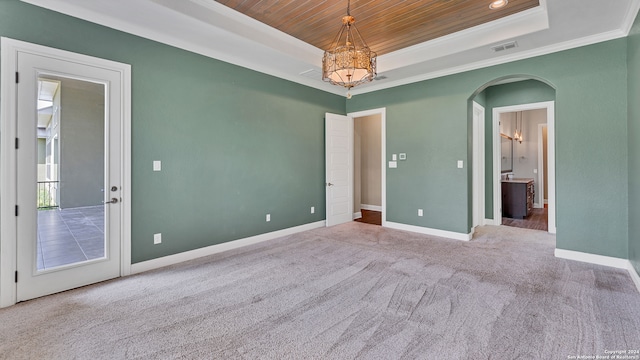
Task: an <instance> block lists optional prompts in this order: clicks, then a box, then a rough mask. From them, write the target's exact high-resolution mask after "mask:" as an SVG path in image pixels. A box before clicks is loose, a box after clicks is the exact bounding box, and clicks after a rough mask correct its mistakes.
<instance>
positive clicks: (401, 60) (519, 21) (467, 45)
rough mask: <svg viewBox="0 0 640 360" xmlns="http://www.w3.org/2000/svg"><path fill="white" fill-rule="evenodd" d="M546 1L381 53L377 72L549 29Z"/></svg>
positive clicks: (541, 0)
mask: <svg viewBox="0 0 640 360" xmlns="http://www.w3.org/2000/svg"><path fill="white" fill-rule="evenodd" d="M545 5H546V1H545V0H540V6H538V7H536V8H533V9H529V10H525V11H522V12H519V13H516V14H513V15H509V16H506V17H504V18H502V19H500V20H496V21H492V22H489V23H486V24H482V25H478V26H474V27H472V28H469V29H465V30H462V31H458V32H456V33H453V34H449V35H445V36H442V37H439V38H437V39H433V40H430V41H426V42H423V43H421V44H417V45H414V46H410V47H407V48H404V49H400V50H397V51H394V52H392V53H389V54H385V55H381V56H379V57H378V65H379V66H378V69H379V72H380V73H383V72H385V71H390V70H394V69H398V68H401V67H405V66H411V65H414V64H417V63H420V62H424V61H427V60H431V59H437V58H440V57H443V56H447V55H452V54H456V53H460V52H463V51H465V50H469V49H473V48H477V47H481V46H486V45H489V44H496V43H500V42H504V41H506V40H508V39H512V38H515V37H518V36H522V35H526V34H531V33H533V32H536V31H540V30H545V29H548V28H549V16H548V14H547V8H546V6H545Z"/></svg>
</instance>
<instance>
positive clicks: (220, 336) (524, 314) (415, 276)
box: [0, 223, 640, 359]
mask: <svg viewBox="0 0 640 360" xmlns="http://www.w3.org/2000/svg"><path fill="white" fill-rule="evenodd" d="M602 241H606V239H603V240H602ZM554 245H555V239H554V237H553V236H551V235H548V234H546V233H544V232H539V231H534V230H525V229H516V228H509V227H484V228H482V229H480V231H479V232H478V233H477V234H476V236H475V237H474V239H473V240H472V241H470V242H461V241H455V240H447V239H442V238H436V237H430V236H425V235H419V234H414V233H408V232H402V231H397V230H390V229H383V228H381V227H378V226H373V225H367V224H360V223H349V224H345V225H340V226H336V227H333V228H329V229H326V228H323V229H316V230H313V231H309V232H305V233H302V234H297V235H293V236H289V237H285V238H281V239H277V240H273V241H269V242H266V243H262V244H258V245H254V246H251V247H246V248H243V249H236V250H234V251H231V252H227V253H223V254H218V255H214V256H210V257H207V258H203V259H198V260H195V261H191V262H188V263H184V264H180V265H175V266H172V267H168V268H165V269H160V270H157V271H152V272H147V273H144V274H139V275H136V276H131V277H127V278H122V279H117V280H114V281H109V282H105V283H101V284H97V285H93V286H88V287H84V288H81V289H77V290H72V291H68V292H64V293H61V294H57V295H52V296H48V297H45V298H41V299H36V300H32V301H28V302H24V303H20V304H18V305H16V306H13V307H10V308H6V309H0V358H1V359H256V358H259V359H353V358H361V359H567V358H569V356H594V357H595V356H596V355H605V354H606V353H607V351H613V350H633V349H640V294H639V293H638V291H637V290H636V288H635V287H634V284H633V283H632V280H631V278H630V277H629V275H628V273H627V272H626V271H623V270H617V269H611V268H607V267H602V266H596V265H589V264H584V263H579V262H572V261H567V260H562V259H556V258H554V256H553V251H554Z"/></svg>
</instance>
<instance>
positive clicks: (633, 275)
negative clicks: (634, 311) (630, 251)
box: [627, 261, 640, 292]
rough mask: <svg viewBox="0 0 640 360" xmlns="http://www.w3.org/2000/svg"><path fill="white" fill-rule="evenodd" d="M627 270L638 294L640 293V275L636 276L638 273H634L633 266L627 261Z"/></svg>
mask: <svg viewBox="0 0 640 360" xmlns="http://www.w3.org/2000/svg"><path fill="white" fill-rule="evenodd" d="M627 270H629V275H631V279H632V280H633V283H634V284H636V288H638V292H640V275H638V273H637V272H636V269H635V268H634V267H633V264H631V261H629V267H628V268H627Z"/></svg>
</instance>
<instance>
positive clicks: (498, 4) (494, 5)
mask: <svg viewBox="0 0 640 360" xmlns="http://www.w3.org/2000/svg"><path fill="white" fill-rule="evenodd" d="M508 3H509V0H495V1H492V2H491V4H489V9H491V10H496V9H500V8H503V7H505V6H507V4H508Z"/></svg>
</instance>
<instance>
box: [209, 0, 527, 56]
mask: <svg viewBox="0 0 640 360" xmlns="http://www.w3.org/2000/svg"><path fill="white" fill-rule="evenodd" d="M216 1H217V2H219V3H221V4H223V5H225V6H227V7H230V8H232V9H234V10H236V11H239V12H241V13H243V14H245V15H247V16H250V17H252V18H254V19H256V20H258V21H260V22H262V23H265V24H267V25H269V26H271V27H274V28H276V29H278V30H280V31H282V32H285V33H287V34H289V35H291V36H293V37H296V38H298V39H300V40H302V41H305V42H307V43H309V44H311V45H313V46H315V47H317V48H320V49H322V50H325V49H327V48H328V47H330V46H331V42H332V41H333V39H334V37H335V36H336V34H337V33H338V30H339V29H340V26H341V25H342V17H343V16H344V15H345V14H346V12H347V0H323V1H320V0H216ZM490 3H491V0H422V1H421V0H351V15H353V16H354V17H355V18H356V27H357V28H358V30H359V31H360V34H362V37H363V38H364V40H365V41H366V42H367V45H369V48H371V50H373V51H375V52H377V53H378V55H382V54H386V53H390V52H393V51H396V50H399V49H402V48H405V47H408V46H412V45H416V44H419V43H422V42H425V41H429V40H432V39H435V38H438V37H441V36H444V35H448V34H452V33H455V32H457V31H460V30H464V29H468V28H470V27H473V26H477V25H480V24H484V23H487V22H490V21H493V20H497V19H499V18H501V17H504V16H508V15H512V14H515V13H517V12H520V11H523V10H527V9H531V8H534V7H536V6H539V0H509V3H508V4H507V6H505V7H503V8H501V9H498V10H491V9H489V4H490Z"/></svg>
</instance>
